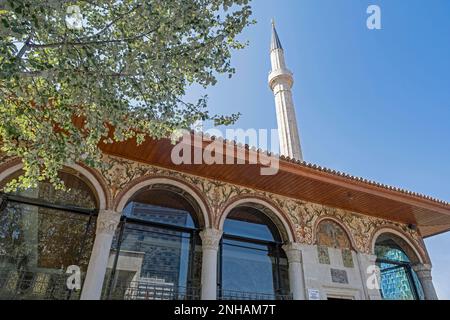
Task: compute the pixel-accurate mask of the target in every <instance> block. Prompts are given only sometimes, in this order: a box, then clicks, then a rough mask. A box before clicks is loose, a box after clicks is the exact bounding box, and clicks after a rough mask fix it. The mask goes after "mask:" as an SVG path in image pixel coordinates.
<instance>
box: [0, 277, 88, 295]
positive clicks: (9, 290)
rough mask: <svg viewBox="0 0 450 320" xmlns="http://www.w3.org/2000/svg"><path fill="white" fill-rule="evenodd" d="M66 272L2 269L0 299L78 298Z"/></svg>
mask: <svg viewBox="0 0 450 320" xmlns="http://www.w3.org/2000/svg"><path fill="white" fill-rule="evenodd" d="M66 281H67V275H66V274H64V273H45V272H30V271H15V270H0V300H78V299H79V297H80V292H79V291H78V292H76V291H73V290H69V289H68V288H67V285H66Z"/></svg>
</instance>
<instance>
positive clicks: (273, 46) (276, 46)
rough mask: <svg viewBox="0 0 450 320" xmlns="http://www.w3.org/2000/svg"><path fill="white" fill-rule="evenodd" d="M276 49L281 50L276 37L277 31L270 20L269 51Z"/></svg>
mask: <svg viewBox="0 0 450 320" xmlns="http://www.w3.org/2000/svg"><path fill="white" fill-rule="evenodd" d="M276 49H283V46H282V45H281V41H280V38H279V37H278V33H277V29H276V28H275V21H274V20H272V41H271V43H270V51H272V50H276Z"/></svg>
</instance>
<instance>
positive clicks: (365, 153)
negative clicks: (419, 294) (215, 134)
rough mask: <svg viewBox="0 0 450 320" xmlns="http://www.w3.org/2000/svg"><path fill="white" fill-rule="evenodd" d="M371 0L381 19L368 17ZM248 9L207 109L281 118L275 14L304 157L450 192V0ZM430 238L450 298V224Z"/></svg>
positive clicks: (442, 288) (265, 2)
mask: <svg viewBox="0 0 450 320" xmlns="http://www.w3.org/2000/svg"><path fill="white" fill-rule="evenodd" d="M370 4H376V5H379V6H380V7H381V12H382V30H368V29H367V28H366V19H367V17H368V15H367V13H366V9H367V7H368V6H369V5H370ZM253 12H254V14H253V17H254V18H255V19H256V20H257V22H258V23H257V24H256V25H254V26H252V27H250V28H249V29H247V30H246V31H245V32H244V33H243V34H242V37H241V38H242V39H243V40H249V41H250V45H249V47H248V48H246V49H245V50H243V51H238V52H235V54H234V55H233V60H232V62H233V65H234V66H235V67H236V69H237V74H236V75H235V76H234V77H233V78H232V79H227V78H225V77H224V78H220V81H219V83H218V84H217V85H216V86H215V87H213V88H209V89H208V90H207V91H206V93H207V94H208V95H209V107H210V109H211V111H213V112H217V113H231V112H241V113H242V117H241V119H240V120H239V121H238V123H237V124H236V125H235V127H240V128H244V129H246V128H257V129H258V128H276V117H275V108H274V99H273V96H272V92H271V91H270V90H269V88H268V84H267V76H268V72H269V70H270V60H269V42H270V20H271V18H272V17H274V18H275V20H276V24H277V29H278V33H279V35H280V38H281V41H282V44H283V46H284V49H285V54H286V59H287V63H288V66H289V68H290V69H291V70H292V71H293V73H294V76H295V84H294V88H293V93H294V101H295V104H296V112H297V120H298V123H299V127H300V135H301V141H302V148H303V153H304V158H305V160H306V161H308V162H313V163H317V164H320V165H323V166H326V167H329V168H333V169H337V170H340V171H344V172H347V173H351V174H353V175H357V176H363V177H365V178H369V179H373V180H376V181H379V182H383V183H387V184H390V185H395V186H399V187H404V188H406V189H409V190H413V191H417V192H421V193H425V194H427V195H431V196H434V197H437V198H440V199H443V200H447V201H450V187H449V186H450V185H449V184H450V125H449V120H450V19H449V13H450V1H448V0H431V1H423V0H396V1H392V0H389V1H387V0H386V1H384V0H371V1H365V0H254V1H253ZM201 93H204V92H203V91H202V90H198V89H195V90H193V91H192V92H190V94H189V97H191V96H192V97H193V96H195V95H199V94H201ZM426 244H427V247H428V250H429V253H430V255H431V258H432V261H433V265H434V268H433V277H434V282H435V286H436V289H437V292H438V295H439V296H440V298H446V299H450V267H449V266H450V249H449V248H450V233H448V234H444V235H440V236H436V237H434V238H431V239H427V240H426Z"/></svg>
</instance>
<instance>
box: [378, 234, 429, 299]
mask: <svg viewBox="0 0 450 320" xmlns="http://www.w3.org/2000/svg"><path fill="white" fill-rule="evenodd" d="M396 238H397V237H396V236H392V237H391V236H387V235H382V236H380V237H379V238H378V239H377V242H376V245H375V254H376V255H377V265H378V267H379V268H380V273H381V274H380V277H381V279H380V280H381V284H380V287H381V288H380V291H381V295H382V297H383V299H386V300H419V299H420V300H423V299H424V293H423V289H422V286H421V285H420V282H419V279H418V277H417V274H416V273H415V271H414V270H413V269H412V267H411V260H410V257H409V256H408V255H407V254H406V252H405V251H404V250H403V248H402V247H401V246H400V244H402V241H401V239H396Z"/></svg>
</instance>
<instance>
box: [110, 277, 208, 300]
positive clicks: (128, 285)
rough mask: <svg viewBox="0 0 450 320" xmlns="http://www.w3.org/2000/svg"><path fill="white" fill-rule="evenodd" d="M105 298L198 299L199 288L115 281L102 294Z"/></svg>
mask: <svg viewBox="0 0 450 320" xmlns="http://www.w3.org/2000/svg"><path fill="white" fill-rule="evenodd" d="M103 299H105V300H199V299H200V289H198V288H192V287H176V286H174V285H173V284H166V283H148V282H145V281H131V282H123V283H116V284H115V285H114V286H113V289H112V290H110V291H108V290H107V291H106V293H105V294H104V295H103Z"/></svg>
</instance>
